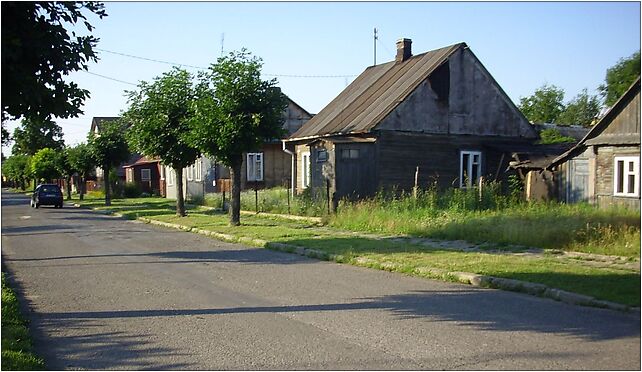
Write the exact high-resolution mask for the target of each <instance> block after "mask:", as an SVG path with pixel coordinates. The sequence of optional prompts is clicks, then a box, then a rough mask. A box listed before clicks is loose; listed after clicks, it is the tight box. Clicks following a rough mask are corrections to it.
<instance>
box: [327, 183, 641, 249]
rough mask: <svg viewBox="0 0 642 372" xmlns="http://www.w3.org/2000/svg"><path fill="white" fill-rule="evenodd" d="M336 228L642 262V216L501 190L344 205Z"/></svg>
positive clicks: (392, 196)
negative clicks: (526, 199) (537, 200)
mask: <svg viewBox="0 0 642 372" xmlns="http://www.w3.org/2000/svg"><path fill="white" fill-rule="evenodd" d="M330 224H331V225H332V226H334V227H338V228H343V229H349V230H354V231H370V232H376V233H384V234H407V235H412V236H419V237H431V238H438V239H448V240H467V241H471V242H477V243H482V242H489V243H494V244H496V245H522V246H529V247H539V248H548V249H560V250H568V251H580V252H589V253H600V254H609V255H621V256H629V257H639V256H640V212H639V211H633V210H627V209H623V208H611V209H597V208H595V207H593V206H590V205H586V204H573V205H566V204H558V203H528V202H523V201H520V200H519V199H517V198H515V197H514V196H506V195H503V194H502V192H501V189H500V187H499V185H497V184H487V185H485V186H484V187H482V191H481V192H479V189H476V188H475V189H468V190H467V189H450V190H446V191H443V192H439V191H437V190H435V189H429V190H425V191H420V192H418V195H417V197H416V198H415V197H414V196H412V195H410V194H408V193H394V192H392V193H379V194H377V195H376V196H375V197H373V198H371V199H368V200H362V201H358V202H353V203H351V202H346V201H343V202H342V203H341V204H340V206H339V212H338V213H337V214H336V215H333V216H331V218H330Z"/></svg>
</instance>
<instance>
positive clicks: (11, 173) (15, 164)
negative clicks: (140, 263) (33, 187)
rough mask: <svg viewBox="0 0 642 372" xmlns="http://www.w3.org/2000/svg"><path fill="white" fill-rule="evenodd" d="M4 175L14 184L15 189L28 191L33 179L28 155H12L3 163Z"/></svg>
mask: <svg viewBox="0 0 642 372" xmlns="http://www.w3.org/2000/svg"><path fill="white" fill-rule="evenodd" d="M2 173H3V174H4V175H5V176H6V177H7V178H8V179H10V180H12V181H13V182H14V185H15V187H20V188H21V189H22V190H24V189H26V186H27V181H28V180H29V179H30V178H31V167H30V159H29V156H27V155H12V156H10V157H8V158H7V160H5V161H4V162H2Z"/></svg>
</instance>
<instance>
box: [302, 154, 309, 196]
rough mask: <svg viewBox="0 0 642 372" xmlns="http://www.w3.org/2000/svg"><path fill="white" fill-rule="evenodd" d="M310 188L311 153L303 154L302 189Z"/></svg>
mask: <svg viewBox="0 0 642 372" xmlns="http://www.w3.org/2000/svg"><path fill="white" fill-rule="evenodd" d="M308 186H310V153H309V152H302V153H301V188H304V189H305V188H307V187H308Z"/></svg>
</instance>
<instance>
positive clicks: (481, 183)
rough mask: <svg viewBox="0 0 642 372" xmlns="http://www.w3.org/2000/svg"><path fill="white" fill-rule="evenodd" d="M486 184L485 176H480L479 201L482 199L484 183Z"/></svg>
mask: <svg viewBox="0 0 642 372" xmlns="http://www.w3.org/2000/svg"><path fill="white" fill-rule="evenodd" d="M483 184H484V176H479V201H480V202H481V201H482V185H483Z"/></svg>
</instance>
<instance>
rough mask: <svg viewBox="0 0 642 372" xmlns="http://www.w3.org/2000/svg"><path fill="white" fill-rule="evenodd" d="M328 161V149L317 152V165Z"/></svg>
mask: <svg viewBox="0 0 642 372" xmlns="http://www.w3.org/2000/svg"><path fill="white" fill-rule="evenodd" d="M327 160H328V151H327V150H326V149H319V150H317V163H323V162H325V161H327Z"/></svg>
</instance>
